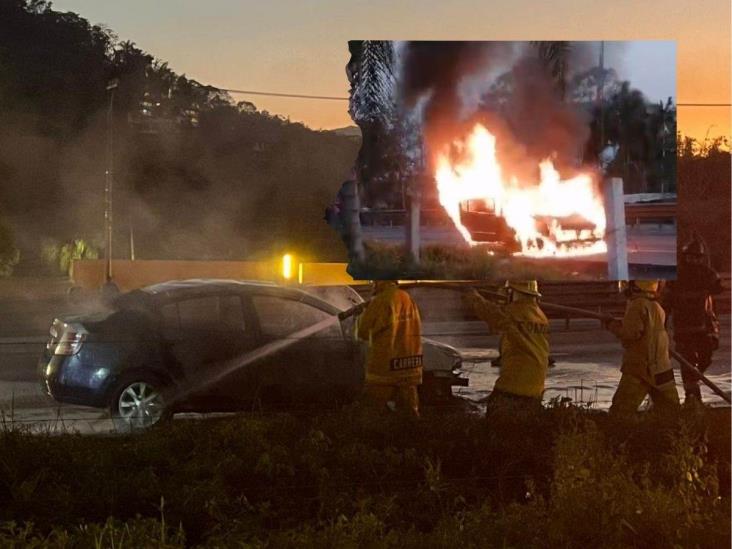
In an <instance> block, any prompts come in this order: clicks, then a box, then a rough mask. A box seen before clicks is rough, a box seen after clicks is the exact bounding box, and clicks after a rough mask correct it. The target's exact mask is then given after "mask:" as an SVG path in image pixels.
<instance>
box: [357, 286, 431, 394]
mask: <svg viewBox="0 0 732 549" xmlns="http://www.w3.org/2000/svg"><path fill="white" fill-rule="evenodd" d="M356 336H357V337H358V338H359V339H362V340H364V341H367V342H368V344H369V347H368V354H367V358H366V383H367V384H374V385H418V384H420V383H422V321H421V319H420V316H419V309H417V306H416V305H415V303H414V301H412V298H411V297H410V296H409V294H408V293H407V292H405V291H404V290H400V289H398V288H397V287H396V286H394V287H390V288H387V289H385V290H383V291H381V292H379V293H378V294H377V295H376V296H375V297H374V298H373V299H372V300H371V302H370V303H369V305H368V306H367V307H366V310H365V311H364V312H363V314H362V315H361V316H360V317H359V318H358V321H357V325H356Z"/></svg>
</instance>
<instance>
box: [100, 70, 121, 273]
mask: <svg viewBox="0 0 732 549" xmlns="http://www.w3.org/2000/svg"><path fill="white" fill-rule="evenodd" d="M118 85H119V80H118V79H117V78H114V79H112V80H110V81H109V83H108V84H107V91H108V92H109V108H108V110H107V169H106V170H105V172H104V235H105V239H106V245H105V256H106V260H107V263H106V269H105V277H104V278H105V282H106V283H107V284H109V283H111V282H112V187H113V185H114V90H116V89H117V86H118Z"/></svg>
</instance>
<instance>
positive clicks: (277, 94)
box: [210, 86, 732, 107]
mask: <svg viewBox="0 0 732 549" xmlns="http://www.w3.org/2000/svg"><path fill="white" fill-rule="evenodd" d="M210 87H211V88H214V89H216V90H218V91H222V92H228V93H237V94H241V95H263V96H269V97H290V98H295V99H319V100H325V101H348V100H349V98H348V97H337V96H333V95H308V94H304V93H280V92H268V91H257V90H235V89H229V88H217V87H216V86H210ZM676 106H677V107H732V103H677V104H676Z"/></svg>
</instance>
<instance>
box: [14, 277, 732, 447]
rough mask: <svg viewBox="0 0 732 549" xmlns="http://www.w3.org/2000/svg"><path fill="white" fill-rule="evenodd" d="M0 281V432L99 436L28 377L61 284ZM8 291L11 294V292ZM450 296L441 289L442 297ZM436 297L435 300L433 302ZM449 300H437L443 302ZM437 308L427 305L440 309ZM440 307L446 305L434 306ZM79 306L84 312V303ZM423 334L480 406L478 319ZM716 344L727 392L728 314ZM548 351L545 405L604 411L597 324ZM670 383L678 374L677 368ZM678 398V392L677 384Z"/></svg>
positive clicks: (606, 361) (490, 343)
mask: <svg viewBox="0 0 732 549" xmlns="http://www.w3.org/2000/svg"><path fill="white" fill-rule="evenodd" d="M10 286H11V285H10V284H9V283H8V282H7V281H3V282H2V283H0V310H2V311H3V315H1V316H0V351H1V352H0V421H1V422H4V424H5V426H6V428H7V427H8V426H12V427H14V428H19V427H25V428H29V429H32V430H36V431H38V430H40V431H45V430H50V431H59V430H69V429H71V430H77V431H79V432H82V433H106V432H109V431H111V430H112V423H111V421H110V419H109V416H108V415H107V413H106V412H104V411H101V410H97V409H94V408H85V407H80V406H69V405H62V404H58V403H55V402H53V401H52V400H51V399H49V398H48V397H47V396H45V395H44V394H43V392H42V391H41V387H40V384H39V382H38V380H37V377H36V361H37V359H38V357H39V356H40V354H41V352H42V349H43V346H44V344H45V341H46V339H47V335H46V334H47V329H48V326H49V324H50V321H51V319H52V317H53V316H54V315H55V314H57V313H58V312H59V311H62V310H66V311H69V310H70V307H69V305H68V304H66V302H65V298H64V295H63V290H64V288H65V287H67V286H68V283H66V282H63V281H56V282H55V283H53V284H49V283H48V281H43V280H37V281H31V280H29V281H27V282H26V283H25V284H22V285H20V286H21V287H22V289H23V291H22V292H20V291H18V288H17V286H18V284H17V282H16V284H15V286H16V288H15V290H12V289H11V288H10ZM11 290H12V291H11ZM453 293H454V292H443V295H445V296H447V295H449V294H453ZM440 299H443V298H440ZM447 299H455V297H454V296H453V297H452V298H448V297H445V298H444V300H447ZM439 305H440V304H439V303H438V305H436V306H434V307H435V308H440V307H439ZM442 305H443V306H442V307H441V308H442V310H448V309H449V308H450V307H451V306H452V304H449V303H447V302H445V303H442ZM86 307H92V305H90V304H87V305H86ZM425 313H426V314H425V315H424V316H425V324H424V335H425V336H427V337H431V338H434V339H437V340H439V341H443V342H445V343H448V344H450V345H453V346H455V347H457V348H458V349H459V350H460V352H461V354H462V355H463V357H464V368H463V375H464V376H465V377H467V378H468V380H469V383H470V385H469V386H468V387H465V388H456V389H455V392H456V393H457V394H459V395H460V396H462V397H465V398H468V399H471V400H474V401H480V400H481V399H482V398H484V397H485V396H487V395H488V394H489V392H490V390H491V389H492V387H493V383H494V382H495V379H496V377H497V375H498V369H497V368H493V367H491V364H490V359H491V358H495V357H496V356H497V344H498V338H497V336H495V335H488V334H487V330H486V327H485V325H484V324H483V323H482V322H479V321H463V320H459V319H451V318H440V316H439V314H438V315H430V314H429V313H428V312H425ZM721 320H722V338H721V347H720V349H719V350H718V351H717V352H716V353H715V356H714V362H713V364H712V366H711V368H710V369H709V370H708V372H707V374H708V377H709V378H710V379H712V380H713V381H714V382H715V383H717V384H719V385H720V386H721V387H722V389H723V390H725V391H728V392H729V391H730V388H731V387H732V383H731V380H730V317H729V316H723V317H722V319H721ZM550 339H551V345H552V354H553V356H554V357H555V359H556V361H557V362H556V366H555V367H554V368H552V369H550V370H549V374H548V378H547V385H546V395H545V400H549V399H551V398H553V397H556V396H560V397H568V398H571V399H572V400H573V401H575V402H581V403H585V404H588V405H591V406H593V407H597V408H600V409H604V408H607V406H609V403H610V400H611V398H612V394H613V392H614V391H615V388H616V386H617V382H618V380H619V379H620V372H619V370H618V365H619V364H620V360H621V356H622V350H621V347H620V345H619V344H618V342H617V341H616V340H615V339H614V337H613V336H612V335H611V334H609V333H608V332H606V331H604V330H602V329H601V328H600V326H599V322H598V321H591V320H572V321H571V323H570V325H569V328H566V327H565V324H564V321H556V322H552V326H551V336H550ZM676 378H677V384H678V383H680V375H679V373H678V371H677V375H676ZM679 391H680V394H681V395H683V389H682V388H681V387H679ZM702 393H703V395H704V399H705V401H707V402H708V403H710V404H715V405H717V404H723V402H722V400H721V399H719V397H717V396H716V395H714V394H712V393H711V392H710V391H708V390H707V388H706V387H705V386H703V385H702Z"/></svg>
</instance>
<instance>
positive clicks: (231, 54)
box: [53, 0, 731, 138]
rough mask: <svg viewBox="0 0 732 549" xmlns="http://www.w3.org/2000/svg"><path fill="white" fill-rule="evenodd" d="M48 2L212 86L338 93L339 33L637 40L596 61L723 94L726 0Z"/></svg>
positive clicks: (321, 124) (684, 112) (695, 124)
mask: <svg viewBox="0 0 732 549" xmlns="http://www.w3.org/2000/svg"><path fill="white" fill-rule="evenodd" d="M53 6H54V8H55V9H58V10H68V11H74V12H76V13H79V14H80V15H82V16H83V17H85V18H87V19H89V20H90V21H91V22H93V23H101V24H104V25H106V26H107V27H109V28H110V29H112V30H113V31H114V32H115V33H116V34H117V35H118V36H119V37H120V39H125V40H132V41H133V42H135V43H136V44H137V45H138V47H140V48H142V49H144V50H146V51H147V52H149V53H151V54H153V55H154V56H156V57H158V58H159V59H162V60H165V61H168V62H169V64H170V66H171V68H172V69H173V70H175V71H176V72H179V73H185V74H186V75H187V76H188V77H190V78H194V79H195V80H198V81H199V82H202V83H206V84H211V85H214V86H218V87H223V88H233V89H245V90H264V91H274V92H284V93H304V94H314V95H329V96H343V97H346V96H347V95H348V81H347V79H346V75H345V65H346V63H347V61H348V59H349V54H348V46H347V41H348V40H349V39H401V40H407V39H409V40H418V39H433V40H632V41H640V40H643V41H653V42H635V43H632V44H628V45H625V46H623V47H619V46H617V45H612V44H611V45H609V46H608V51H607V59H608V64H611V63H612V64H615V65H616V68H617V69H618V72H619V73H620V76H621V77H622V78H625V79H628V80H631V82H632V84H633V85H634V86H635V87H637V88H639V89H641V90H642V91H643V92H644V93H645V94H646V95H647V96H648V97H649V98H650V99H653V100H660V99H665V98H666V97H668V96H672V97H674V98H675V100H676V101H677V102H679V103H685V102H686V103H691V102H693V103H707V102H708V103H729V102H730V62H731V58H730V17H731V14H730V2H729V0H705V2H703V9H702V6H701V4H700V3H699V2H698V0H663V1H662V0H644V1H643V2H637V1H636V0H614V1H612V2H608V1H603V2H594V1H588V0H553V1H551V2H536V1H534V0H493V1H492V2H487V1H485V0H452V1H451V2H444V1H443V0H403V1H397V0H391V1H389V0H371V1H369V2H360V1H358V2H357V1H352V2H348V1H346V0H305V1H303V0H268V1H267V2H261V1H258V0H256V1H255V0H206V1H205V2H204V1H201V0H158V1H156V2H149V0H54V2H53ZM673 42H675V44H674V43H673ZM613 47H618V48H619V51H617V52H615V53H613V52H612V48H613ZM674 58H676V64H677V69H678V72H677V73H676V74H675V73H674V70H673V67H672V66H671V65H672V64H673V63H674V61H673V60H674ZM236 97H237V99H242V100H249V101H251V102H253V103H254V104H255V105H256V106H257V107H258V108H260V109H262V110H267V111H269V112H271V113H276V114H282V115H284V116H289V117H290V118H291V120H293V121H301V122H304V123H305V124H306V125H308V126H310V127H312V128H316V129H317V128H325V129H330V128H337V127H343V126H348V125H352V121H351V120H350V117H349V116H348V112H347V102H345V101H343V102H339V101H315V100H307V99H286V98H265V97H254V96H236ZM678 126H679V130H680V131H681V132H682V133H684V134H687V135H691V136H694V137H698V138H703V137H704V136H705V135H706V134H707V132H709V135H710V136H716V135H727V136H729V134H730V109H729V108H728V107H725V108H712V107H704V108H684V107H679V113H678Z"/></svg>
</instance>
